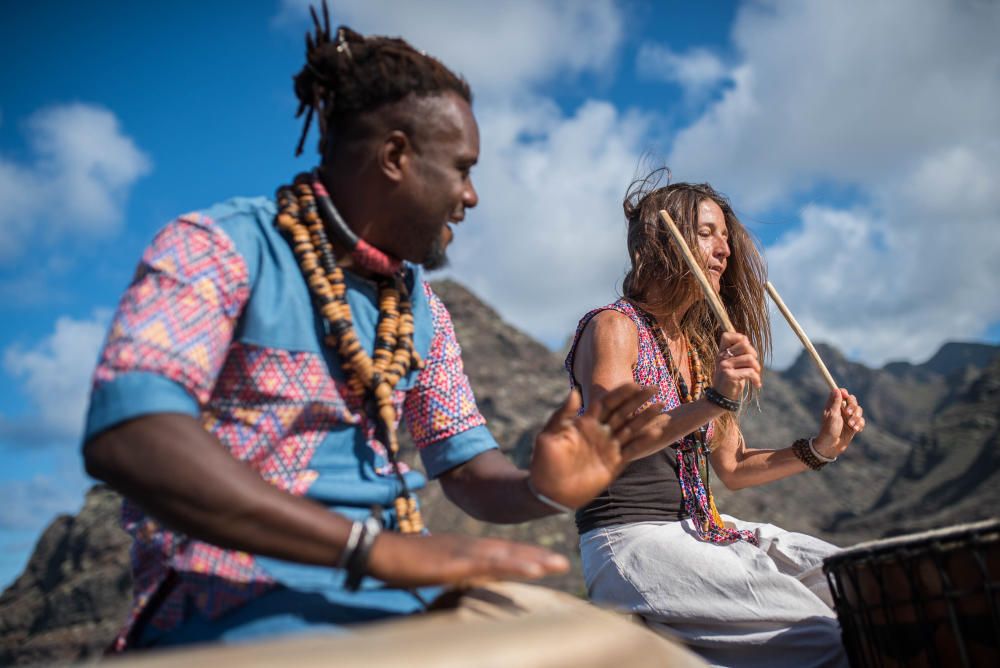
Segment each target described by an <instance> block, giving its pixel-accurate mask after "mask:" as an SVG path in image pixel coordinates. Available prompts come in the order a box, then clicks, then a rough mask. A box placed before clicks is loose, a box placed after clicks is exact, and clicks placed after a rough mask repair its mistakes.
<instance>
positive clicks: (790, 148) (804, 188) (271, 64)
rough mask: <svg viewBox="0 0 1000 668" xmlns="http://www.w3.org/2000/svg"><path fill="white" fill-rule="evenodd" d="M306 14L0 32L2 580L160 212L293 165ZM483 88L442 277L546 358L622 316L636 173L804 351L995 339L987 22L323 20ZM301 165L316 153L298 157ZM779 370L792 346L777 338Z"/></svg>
mask: <svg viewBox="0 0 1000 668" xmlns="http://www.w3.org/2000/svg"><path fill="white" fill-rule="evenodd" d="M304 7H305V3H303V2H300V1H298V0H287V1H279V0H275V1H274V2H266V3H265V2H255V3H246V2H244V3H237V2H220V3H194V2H175V3H134V2H117V1H109V2H103V3H97V4H95V3H70V2H36V3H30V4H25V3H21V4H19V5H16V6H13V7H11V8H9V9H8V11H7V12H5V16H4V20H3V22H2V23H0V59H2V62H3V63H4V66H3V68H2V69H0V90H2V91H3V93H2V94H0V321H2V322H3V327H2V328H0V378H2V380H3V383H2V384H0V463H2V465H0V584H3V583H6V582H8V581H9V580H10V579H12V578H13V577H14V576H15V575H16V574H17V573H18V572H19V571H20V569H21V568H22V566H23V564H24V560H25V559H26V557H27V554H28V553H29V551H30V548H31V546H32V545H33V543H34V540H35V538H36V537H37V535H38V533H39V531H40V530H41V528H42V527H43V526H44V525H45V523H47V522H48V521H49V520H50V519H51V517H52V516H53V515H54V514H55V513H57V512H67V511H69V512H72V511H75V510H76V509H77V508H78V507H79V504H80V501H81V499H82V493H83V490H84V489H85V488H86V486H87V485H88V484H89V483H88V481H87V479H86V477H85V475H84V474H83V473H82V471H81V466H80V462H79V455H78V442H77V441H78V435H79V432H80V427H81V421H82V413H83V410H84V406H85V402H86V392H87V387H88V384H89V374H90V371H91V367H92V365H93V362H94V358H95V355H96V351H97V348H98V346H99V344H100V341H101V338H102V337H103V334H104V328H105V326H106V324H107V322H108V318H109V317H110V315H111V313H112V312H113V310H114V308H115V304H116V302H117V299H118V297H119V295H120V293H121V291H122V290H123V288H124V287H125V286H126V285H127V283H128V280H129V277H130V275H131V273H132V271H133V270H134V267H135V263H136V260H137V259H138V257H139V255H140V254H141V252H142V249H143V247H144V246H145V245H146V244H147V243H148V242H149V240H150V239H151V238H152V236H153V234H154V233H155V232H156V230H157V229H158V228H159V227H160V226H162V225H163V224H164V223H165V222H167V221H168V220H169V219H171V218H172V217H174V216H176V215H178V214H180V213H183V212H186V211H190V210H193V209H198V208H202V207H206V206H208V205H210V204H212V203H213V202H216V201H220V200H222V199H225V198H227V197H230V196H234V195H258V194H270V193H272V192H273V191H274V189H275V188H276V186H277V185H279V184H281V183H283V182H286V181H287V180H288V179H289V178H290V177H291V176H292V175H293V174H294V173H295V172H296V171H300V170H303V169H306V168H309V167H310V166H312V164H313V161H314V158H313V154H311V153H309V152H307V154H306V155H304V156H303V157H302V158H299V159H295V158H294V157H293V155H292V151H293V147H294V145H295V142H296V140H297V138H298V132H299V129H300V124H299V121H297V120H295V119H294V118H293V113H294V110H295V100H294V97H293V95H292V90H291V76H292V74H293V73H294V72H296V71H297V70H298V68H299V67H300V66H301V63H302V58H303V45H302V34H303V32H304V31H305V29H306V26H307V23H306V18H305V17H306V14H305V11H304ZM331 7H332V12H333V18H334V21H335V22H344V23H347V24H349V25H351V26H352V27H354V28H356V29H358V30H361V31H363V32H376V33H388V34H402V35H403V36H404V37H407V38H408V39H410V40H411V41H412V42H413V43H414V44H415V45H417V46H418V47H420V48H423V49H426V50H427V51H428V52H430V53H432V54H435V55H437V56H439V57H440V58H441V59H442V60H444V61H445V62H446V63H447V64H448V65H450V66H451V67H453V68H454V69H456V70H457V71H460V72H462V73H463V74H464V75H465V76H466V77H467V78H468V79H469V81H470V83H471V84H472V87H473V90H474V92H475V94H476V104H475V110H476V113H477V117H478V118H479V121H480V126H481V133H482V142H483V151H482V157H481V164H480V166H479V167H477V169H476V170H475V172H474V175H473V176H474V178H475V179H476V183H477V187H478V189H479V192H480V197H481V205H480V207H479V208H478V209H477V210H476V211H473V212H471V213H470V215H469V217H468V218H467V221H466V224H465V225H463V226H461V227H459V228H458V230H457V239H456V244H455V246H454V250H453V265H452V268H451V269H450V270H449V271H450V273H451V274H452V275H453V276H454V277H455V278H457V279H458V280H460V281H462V282H464V283H466V284H467V285H469V286H470V287H472V288H473V289H474V290H475V291H476V292H477V293H479V294H480V295H481V296H483V297H484V298H485V299H487V301H489V302H490V303H491V304H493V305H494V306H495V307H497V308H498V309H499V311H500V312H501V313H502V314H503V315H504V317H505V318H507V319H508V320H511V321H512V322H514V323H515V324H517V325H518V326H520V327H522V328H523V329H525V330H527V331H528V332H530V333H532V334H533V335H535V336H537V337H538V338H540V339H542V340H543V341H545V342H546V343H548V344H549V345H551V346H553V347H558V346H559V345H560V344H561V343H562V341H563V340H564V339H565V337H566V336H567V335H568V334H569V332H570V331H571V330H572V327H573V325H574V324H575V320H576V317H578V316H579V314H581V313H582V312H584V311H585V310H587V309H588V308H589V307H591V306H594V305H597V304H600V303H605V302H606V301H609V300H610V299H612V298H613V297H614V295H615V289H616V282H617V281H619V280H620V278H621V275H622V270H623V267H624V263H625V257H624V250H623V226H622V224H621V214H620V202H621V197H622V195H623V194H624V190H625V186H626V185H627V184H628V183H629V181H630V180H631V179H632V177H633V176H634V175H635V174H636V173H637V172H638V171H641V169H642V167H641V165H643V164H650V163H653V164H656V163H658V164H662V163H666V164H668V165H669V166H670V167H671V168H672V169H673V172H674V176H675V178H676V179H677V180H708V181H711V182H712V183H713V184H714V185H716V186H717V187H718V188H719V189H720V190H722V191H723V192H725V193H727V194H728V195H730V197H731V198H732V200H733V203H734V205H735V207H736V209H737V211H738V212H739V213H740V215H741V216H742V218H743V219H744V221H745V222H747V223H748V225H749V226H750V228H751V229H752V230H753V231H754V232H755V233H756V234H757V236H758V237H759V238H760V240H761V242H762V243H763V245H764V246H765V247H766V255H767V258H768V261H769V265H770V271H771V276H772V280H773V281H774V282H775V284H776V285H777V286H778V288H779V290H781V291H782V294H783V295H784V296H785V301H786V302H787V303H788V304H789V306H790V307H791V308H792V309H793V310H794V311H795V312H796V314H797V315H798V316H799V319H800V321H801V322H802V323H803V325H804V326H805V327H806V328H807V330H808V331H809V332H810V333H811V334H812V336H813V338H814V339H816V340H825V341H829V342H831V343H833V344H834V345H836V346H838V347H839V348H841V349H842V350H844V351H845V352H846V353H847V354H849V355H850V356H851V357H853V358H855V359H858V360H861V361H864V362H866V363H869V364H882V363H884V362H886V361H888V360H893V359H909V360H911V361H916V362H919V361H923V360H924V359H926V358H928V357H929V356H930V355H931V354H933V352H934V351H935V350H936V349H937V347H939V346H940V344H941V343H943V342H944V341H946V340H954V339H960V340H986V341H993V342H996V341H997V340H1000V326H998V323H1000V300H998V299H997V298H996V297H995V289H994V288H993V287H992V286H995V285H996V284H997V280H998V279H1000V269H998V266H1000V263H998V262H997V261H996V258H997V257H998V256H1000V235H998V234H997V233H996V232H995V230H996V229H997V224H998V223H1000V220H998V214H997V211H1000V196H998V194H997V189H996V188H995V185H994V184H995V182H996V176H997V173H998V168H1000V131H998V128H1000V122H998V121H1000V117H998V116H997V111H996V110H997V109H998V108H1000V77H997V72H998V71H1000V50H998V49H997V48H996V47H995V46H994V40H993V35H992V32H994V30H995V27H996V26H997V25H1000V11H998V9H997V5H996V4H995V3H976V2H961V3H960V2H955V3H941V2H935V1H932V0H927V1H926V2H903V1H902V0H900V1H898V2H884V3H879V4H878V5H877V6H874V7H873V6H870V3H864V2H860V1H853V0H852V1H844V2H837V3H829V2H797V1H796V2H791V1H789V2H784V1H781V2H779V1H774V2H752V3H739V2H719V3H689V2H688V3H682V2H659V3H651V2H638V1H633V2H628V1H624V2H610V1H608V2H589V3H576V2H541V1H535V0H523V1H510V2H500V3H482V4H477V3H460V2H445V1H443V0H434V1H430V2H425V3H393V2H361V1H360V0H358V1H355V0H351V1H348V2H331ZM311 145H313V144H312V143H311V144H310V146H311ZM775 331H776V335H777V336H776V347H775V357H774V361H775V364H776V365H778V366H782V365H784V364H787V363H788V362H789V361H791V359H792V358H793V357H794V355H795V354H797V348H796V346H795V342H794V340H793V338H792V337H791V336H790V335H788V334H787V333H786V332H785V331H784V329H783V326H782V325H781V323H780V322H776V326H775Z"/></svg>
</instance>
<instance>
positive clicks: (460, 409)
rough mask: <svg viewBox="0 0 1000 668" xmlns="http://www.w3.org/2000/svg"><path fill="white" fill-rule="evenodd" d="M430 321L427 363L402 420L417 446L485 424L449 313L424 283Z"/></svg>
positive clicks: (412, 391) (412, 392)
mask: <svg viewBox="0 0 1000 668" xmlns="http://www.w3.org/2000/svg"><path fill="white" fill-rule="evenodd" d="M424 292H425V294H426V295H427V301H428V303H429V305H430V310H431V320H432V321H433V323H434V338H433V340H432V341H431V349H430V353H429V354H428V355H427V365H426V366H425V367H424V369H423V371H421V372H420V375H419V376H418V377H417V382H416V384H415V385H414V387H413V389H412V390H411V391H410V392H409V393H408V394H407V396H406V404H405V410H406V421H407V425H408V428H409V430H410V435H411V436H412V437H413V442H414V443H415V444H416V446H417V448H418V449H422V448H426V447H427V446H428V445H431V444H433V443H437V442H438V441H443V440H444V439H446V438H450V437H452V436H454V435H455V434H459V433H461V432H463V431H466V430H468V429H472V428H473V427H477V426H479V425H484V424H486V419H485V418H484V417H483V416H482V414H481V413H480V412H479V407H478V406H477V405H476V398H475V396H474V395H473V394H472V386H471V385H470V384H469V377H468V376H466V375H465V370H464V368H463V366H462V348H461V346H459V345H458V339H457V338H456V337H455V327H454V325H453V324H452V322H451V315H450V314H449V313H448V309H447V308H446V307H445V305H444V303H442V301H441V299H440V298H439V297H438V296H437V295H436V294H434V292H433V291H432V290H431V287H430V285H428V284H427V283H426V282H425V283H424Z"/></svg>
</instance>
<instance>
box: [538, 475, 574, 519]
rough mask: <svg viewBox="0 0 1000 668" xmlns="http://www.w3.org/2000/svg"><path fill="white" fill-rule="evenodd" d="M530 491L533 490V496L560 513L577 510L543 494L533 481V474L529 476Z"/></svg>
mask: <svg viewBox="0 0 1000 668" xmlns="http://www.w3.org/2000/svg"><path fill="white" fill-rule="evenodd" d="M528 491H529V492H531V494H532V496H534V497H535V498H536V499H538V500H539V501H541V502H542V503H544V504H545V505H547V506H548V507H549V508H552V509H553V510H558V511H559V512H560V513H573V512H576V511H575V510H574V509H573V508H570V507H569V506H564V505H563V504H561V503H559V502H558V501H555V500H553V499H550V498H549V497H547V496H545V495H544V494H542V493H541V492H539V491H538V490H537V489H535V484H534V483H533V482H531V476H530V475H529V476H528Z"/></svg>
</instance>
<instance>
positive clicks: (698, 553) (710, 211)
mask: <svg viewBox="0 0 1000 668" xmlns="http://www.w3.org/2000/svg"><path fill="white" fill-rule="evenodd" d="M665 174H667V175H668V173H667V172H666V170H657V171H655V172H653V173H652V174H650V175H649V176H648V177H646V178H644V179H641V180H639V181H637V182H635V183H634V184H633V185H632V186H631V187H630V188H629V191H628V193H627V194H626V197H625V201H624V209H625V217H626V219H627V222H628V252H629V257H630V260H631V267H630V269H629V271H628V274H627V275H626V277H625V280H624V282H623V290H622V292H623V296H622V298H621V299H619V300H618V301H616V302H615V303H613V304H609V305H608V306H604V307H602V308H598V309H595V310H593V311H591V312H589V313H587V314H586V315H585V316H584V317H583V319H582V320H581V321H580V325H579V327H578V329H577V332H576V336H575V338H574V340H573V344H572V347H571V349H570V352H569V355H568V357H567V359H566V367H567V370H568V371H569V373H570V376H571V380H572V382H573V384H574V385H577V386H579V387H580V389H581V391H582V393H583V398H584V405H589V403H590V402H592V401H596V400H598V399H599V398H600V397H601V396H603V395H604V394H606V393H607V392H609V391H611V390H613V389H614V388H616V387H618V386H620V385H622V384H625V383H631V382H636V383H641V384H644V385H652V386H655V387H656V388H657V389H658V392H657V394H656V396H655V397H654V398H653V400H654V401H658V402H660V403H662V404H663V405H664V406H665V408H664V412H663V414H662V415H661V416H660V417H659V418H658V419H659V420H661V428H662V434H663V438H662V439H661V440H660V441H659V442H658V444H657V445H656V446H652V447H650V448H647V449H646V450H645V451H633V452H630V453H628V456H629V458H630V459H632V461H631V463H630V464H629V465H628V466H627V468H626V469H625V471H624V472H623V473H622V475H621V476H620V477H619V478H618V479H617V480H616V481H615V482H613V483H612V484H611V485H610V486H609V487H608V489H607V490H605V491H604V492H602V493H601V494H600V495H598V496H597V497H596V498H595V499H594V501H592V502H591V503H590V504H588V505H587V506H585V507H584V508H582V509H580V510H579V511H578V512H577V516H576V520H577V528H578V530H579V532H580V547H581V553H582V559H583V570H584V577H585V579H586V583H587V589H588V593H589V595H590V597H591V599H592V600H593V601H594V602H596V603H599V604H602V605H608V606H612V607H616V608H618V609H622V610H626V611H629V612H633V613H637V614H639V615H641V616H642V617H643V618H644V619H645V620H646V622H647V623H648V624H649V625H650V626H651V627H653V628H654V629H658V630H661V631H662V632H664V633H665V634H668V635H672V636H675V637H679V638H680V639H681V640H683V641H684V642H686V643H687V644H689V645H690V646H691V647H692V649H694V650H695V651H697V652H699V653H701V654H702V655H703V656H704V657H705V658H706V659H708V660H709V661H711V662H713V663H717V664H719V665H727V666H757V665H759V666H775V665H790V666H791V665H794V666H827V665H841V664H844V665H846V659H845V656H844V650H843V647H842V645H841V641H840V629H839V627H838V624H837V620H836V616H835V614H834V612H833V610H832V609H831V600H830V593H829V590H828V588H827V584H826V581H825V579H824V578H823V575H822V572H821V570H820V567H821V565H822V560H823V558H824V557H826V556H828V555H830V554H832V553H833V552H835V551H836V550H837V548H836V547H835V546H833V545H831V544H829V543H826V542H824V541H821V540H819V539H816V538H813V537H810V536H806V535H803V534H797V533H792V532H787V531H784V530H782V529H780V528H778V527H775V526H773V525H770V524H759V523H753V522H744V521H741V520H738V519H736V518H733V517H730V516H727V515H720V514H719V513H718V511H717V509H716V507H715V502H714V499H713V498H712V478H713V477H715V478H717V479H718V480H720V481H722V483H723V484H725V485H726V486H727V487H728V488H730V489H739V488H744V487H751V486H754V485H762V484H765V483H769V482H772V481H775V480H779V479H781V478H785V477H788V476H791V475H796V474H800V473H804V472H807V471H812V470H814V469H819V468H822V467H823V466H825V465H826V464H828V463H830V462H832V461H834V460H835V459H836V458H837V456H839V455H840V454H841V453H842V452H844V450H845V449H846V448H847V447H848V445H849V443H850V442H851V440H852V439H853V438H854V436H855V434H857V433H858V432H860V431H861V430H862V429H863V428H864V425H865V420H864V417H863V411H862V409H861V407H860V406H859V405H858V402H857V399H856V398H855V397H854V396H852V395H850V394H849V393H848V392H847V391H846V390H844V389H840V390H838V391H833V392H831V393H830V396H829V399H828V401H827V404H826V406H825V408H824V410H823V414H822V417H821V426H820V428H819V432H818V433H817V434H815V435H814V436H813V437H812V438H808V437H806V438H803V439H800V440H798V441H796V442H795V443H792V444H783V445H782V446H779V447H777V448H774V449H753V448H750V447H748V445H747V444H746V443H745V442H744V440H743V437H742V434H741V433H740V426H739V417H740V413H741V410H742V408H743V406H744V405H746V404H747V403H748V402H749V401H752V400H753V397H754V395H755V394H756V392H757V391H758V390H759V389H760V387H761V371H762V368H761V362H760V356H761V355H766V354H767V353H768V352H769V350H770V342H771V334H770V325H769V322H768V313H767V307H766V304H765V298H764V282H765V273H766V272H765V266H764V262H763V259H762V258H761V254H760V251H759V250H758V248H757V246H756V244H755V242H754V240H753V239H752V237H751V236H750V234H749V233H748V232H747V231H746V229H745V228H744V227H743V225H742V224H741V223H740V221H739V219H738V218H737V216H736V214H735V213H734V212H733V209H732V207H731V206H730V205H729V202H728V201H727V200H726V199H725V198H724V197H722V196H721V195H720V194H719V193H717V192H716V191H715V190H714V189H713V188H712V187H711V186H709V185H707V184H689V183H673V184H669V185H666V186H661V185H660V181H662V179H663V176H664V175H665ZM661 209H665V210H666V211H667V212H668V213H670V215H671V217H672V218H673V219H674V221H676V223H677V225H678V227H679V228H680V230H681V233H682V234H683V235H684V237H685V238H686V239H687V241H688V245H689V246H690V247H691V248H692V250H694V252H695V255H696V256H697V257H698V258H699V260H700V262H701V264H702V268H703V269H704V270H705V273H706V275H707V276H708V277H709V280H710V281H711V283H712V285H713V287H714V288H715V290H716V291H717V292H718V294H719V296H720V297H721V300H722V302H723V304H724V306H725V308H726V310H727V311H728V313H729V316H730V319H731V320H732V322H733V325H734V326H735V328H736V330H737V332H739V333H723V331H722V329H721V327H720V325H719V323H718V322H717V321H716V320H715V318H714V316H713V314H712V312H711V310H710V309H709V307H708V304H707V302H706V300H705V298H704V295H703V294H702V292H701V288H700V286H699V284H698V283H697V282H696V280H695V278H694V277H693V275H692V274H691V272H690V270H689V269H688V267H687V265H686V264H685V262H684V258H683V256H682V254H681V252H680V250H679V249H678V248H677V247H676V245H675V243H674V242H673V240H672V239H671V237H670V235H669V232H668V231H667V229H666V227H665V226H664V224H663V222H662V221H661V219H660V216H659V211H660V210H661Z"/></svg>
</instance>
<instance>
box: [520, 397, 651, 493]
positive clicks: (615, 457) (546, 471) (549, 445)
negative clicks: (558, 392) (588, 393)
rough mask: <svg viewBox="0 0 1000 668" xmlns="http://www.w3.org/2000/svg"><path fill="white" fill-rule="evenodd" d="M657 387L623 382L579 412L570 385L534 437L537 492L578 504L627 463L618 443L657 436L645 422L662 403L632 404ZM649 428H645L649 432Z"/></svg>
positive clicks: (533, 472) (644, 399) (632, 443)
mask: <svg viewBox="0 0 1000 668" xmlns="http://www.w3.org/2000/svg"><path fill="white" fill-rule="evenodd" d="M655 393H656V388H652V387H641V386H639V385H636V384H634V383H629V384H626V385H623V386H621V387H619V388H617V389H615V390H613V391H611V392H609V393H607V394H605V395H603V396H602V397H601V398H600V399H598V400H596V401H594V402H593V403H592V404H591V405H590V406H588V408H587V410H586V412H584V414H583V415H577V412H578V411H579V410H580V405H581V399H580V393H579V392H578V391H577V390H573V391H572V392H571V393H570V396H569V397H568V398H567V399H566V401H565V403H563V405H562V406H560V407H559V408H558V409H557V410H556V412H555V413H553V414H552V417H550V418H549V421H548V422H547V423H546V425H545V427H544V428H543V429H542V431H541V433H540V434H538V436H537V437H536V438H535V449H534V451H533V453H532V458H531V482H532V484H533V485H534V487H535V489H536V490H538V492H539V493H541V494H543V495H545V496H547V497H548V498H550V499H552V500H553V501H556V502H558V503H561V504H563V505H566V506H570V507H572V508H578V507H580V506H582V505H584V504H585V503H587V502H588V501H590V500H591V499H592V498H594V496H595V495H596V494H597V493H598V492H600V491H601V490H602V489H604V488H605V487H607V486H608V485H609V484H611V482H612V481H613V480H614V479H615V478H616V477H617V476H618V474H620V473H621V471H622V469H624V468H625V464H626V461H625V460H624V459H623V457H622V449H623V448H628V447H636V446H637V445H639V444H641V443H643V442H645V441H647V440H655V439H658V438H660V430H659V429H655V430H647V427H648V426H649V425H650V424H651V422H652V421H653V420H654V419H655V418H656V416H657V415H658V414H659V413H660V411H661V410H662V409H663V406H662V405H661V404H651V405H650V406H649V407H647V408H646V409H645V410H643V411H642V412H641V413H638V414H636V410H638V408H639V407H640V406H642V405H643V404H645V403H646V402H647V401H649V399H650V398H651V397H652V396H653V395H654V394H655ZM647 431H649V433H647Z"/></svg>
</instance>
